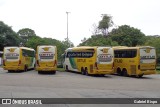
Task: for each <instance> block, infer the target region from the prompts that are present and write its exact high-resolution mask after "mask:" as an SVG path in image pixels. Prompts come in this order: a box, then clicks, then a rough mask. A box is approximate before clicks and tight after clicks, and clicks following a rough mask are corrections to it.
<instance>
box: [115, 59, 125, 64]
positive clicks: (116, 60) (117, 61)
mask: <svg viewBox="0 0 160 107" xmlns="http://www.w3.org/2000/svg"><path fill="white" fill-rule="evenodd" d="M114 61H115V62H116V63H122V62H123V60H122V59H115V60H114Z"/></svg>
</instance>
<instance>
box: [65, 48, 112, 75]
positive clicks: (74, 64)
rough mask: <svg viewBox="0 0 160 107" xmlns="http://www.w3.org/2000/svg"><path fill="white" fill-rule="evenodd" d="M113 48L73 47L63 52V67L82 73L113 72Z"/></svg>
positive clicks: (102, 73)
mask: <svg viewBox="0 0 160 107" xmlns="http://www.w3.org/2000/svg"><path fill="white" fill-rule="evenodd" d="M113 56H114V55H113V49H112V48H111V47H97V46H95V47H90V46H82V47H73V48H68V49H67V50H66V51H65V53H64V62H63V67H64V69H65V70H66V71H75V72H79V73H81V74H83V75H105V74H112V73H113Z"/></svg>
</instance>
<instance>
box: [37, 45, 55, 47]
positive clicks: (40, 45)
mask: <svg viewBox="0 0 160 107" xmlns="http://www.w3.org/2000/svg"><path fill="white" fill-rule="evenodd" d="M38 46H52V47H56V46H54V45H38ZM38 46H37V47H38Z"/></svg>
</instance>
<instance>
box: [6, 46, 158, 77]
mask: <svg viewBox="0 0 160 107" xmlns="http://www.w3.org/2000/svg"><path fill="white" fill-rule="evenodd" d="M3 53H4V54H3V68H4V69H5V70H8V71H9V72H11V71H16V70H20V71H21V70H22V71H27V70H28V69H34V68H35V70H37V71H38V73H41V72H44V71H50V72H53V73H56V69H57V62H58V61H57V48H56V46H49V45H46V46H37V50H36V53H35V50H34V49H31V48H27V47H5V48H4V51H3ZM62 56H63V67H64V69H65V70H66V71H73V72H79V73H81V74H83V75H106V74H118V75H122V76H132V75H134V76H137V77H142V76H143V75H149V74H155V73H156V50H155V48H154V47H151V46H140V47H125V46H117V47H99V46H81V47H73V48H68V49H66V50H65V52H64V54H63V55H62Z"/></svg>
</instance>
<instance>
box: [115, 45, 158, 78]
mask: <svg viewBox="0 0 160 107" xmlns="http://www.w3.org/2000/svg"><path fill="white" fill-rule="evenodd" d="M113 50H114V73H117V74H118V75H122V76H131V75H134V76H136V77H142V76H143V75H149V74H155V73H156V50H155V48H154V47H151V46H140V47H113Z"/></svg>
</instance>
